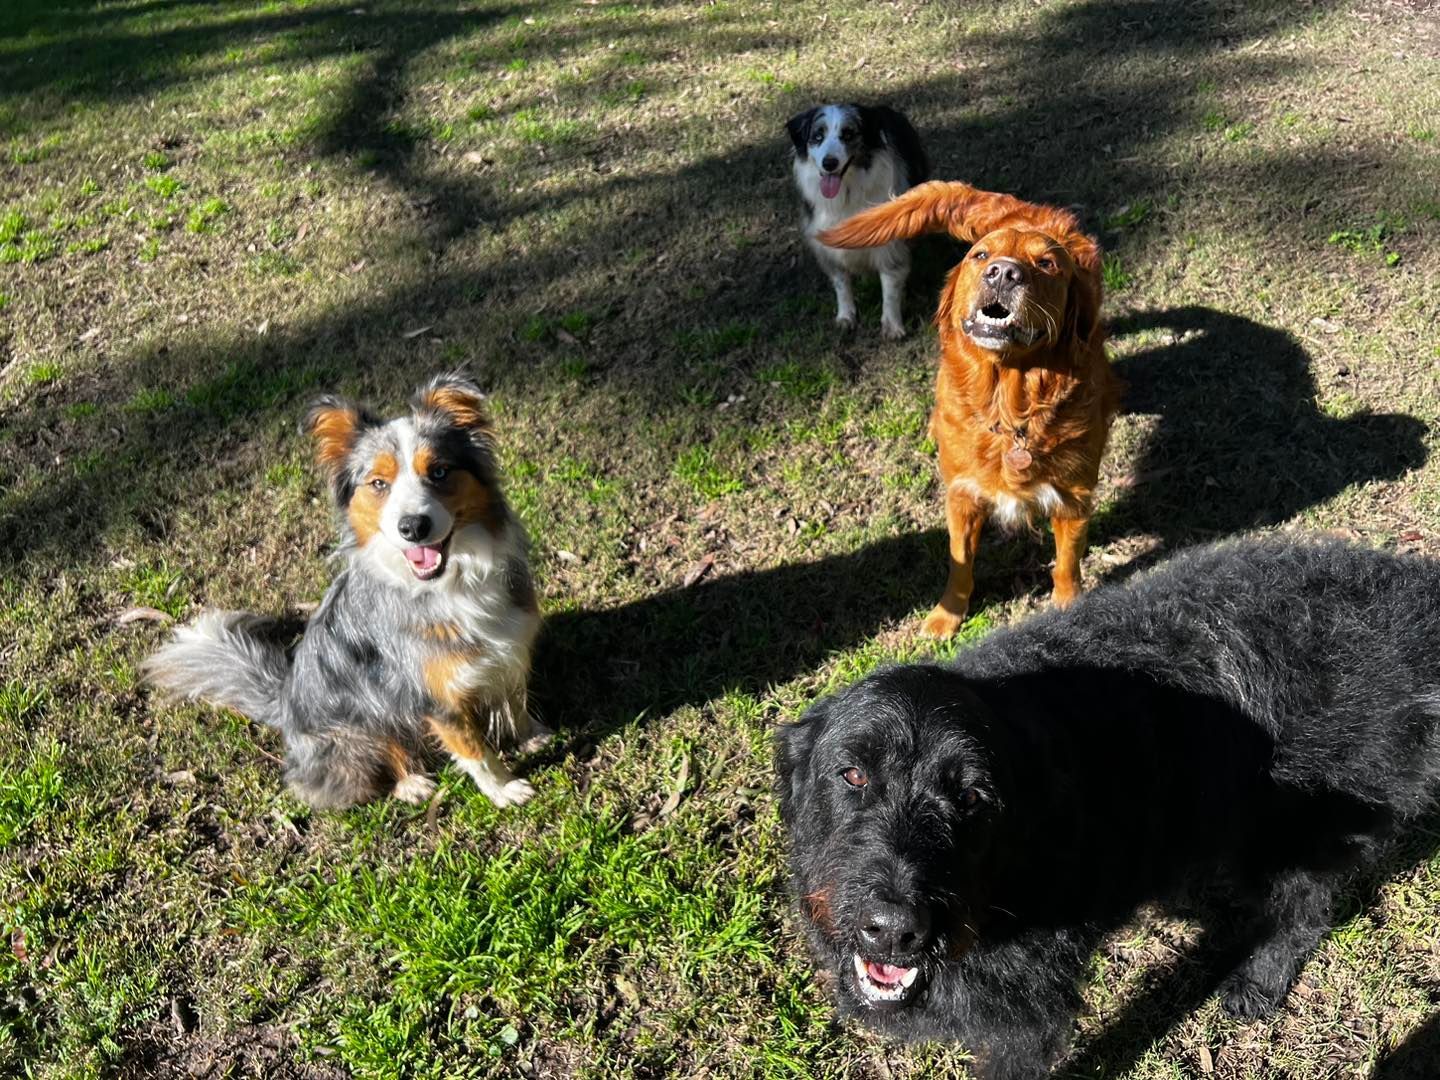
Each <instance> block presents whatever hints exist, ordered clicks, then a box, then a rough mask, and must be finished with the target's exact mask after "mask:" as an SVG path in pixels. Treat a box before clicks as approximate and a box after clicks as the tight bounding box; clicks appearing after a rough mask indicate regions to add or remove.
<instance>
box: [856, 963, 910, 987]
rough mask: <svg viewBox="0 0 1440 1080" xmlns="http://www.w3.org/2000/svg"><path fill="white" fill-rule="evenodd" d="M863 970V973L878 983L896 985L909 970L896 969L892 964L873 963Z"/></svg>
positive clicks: (904, 968)
mask: <svg viewBox="0 0 1440 1080" xmlns="http://www.w3.org/2000/svg"><path fill="white" fill-rule="evenodd" d="M865 969H866V971H865V973H866V974H867V975H869V976H870V978H872V979H874V980H875V981H876V982H879V983H898V982H899V981H900V980H901V979H903V978H904V977H905V973H906V972H908V971H909V970H910V969H909V968H907V967H896V966H895V965H894V964H874V963H867V964H866V965H865Z"/></svg>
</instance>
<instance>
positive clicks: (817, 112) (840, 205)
mask: <svg viewBox="0 0 1440 1080" xmlns="http://www.w3.org/2000/svg"><path fill="white" fill-rule="evenodd" d="M785 126H786V129H787V130H788V131H789V132H790V140H791V142H793V143H794V144H795V186H796V187H798V188H799V189H800V199H801V201H802V203H803V204H804V215H803V226H804V230H805V243H806V244H807V245H808V246H809V248H810V250H811V251H812V252H814V254H815V258H816V259H817V260H818V261H819V263H820V268H821V269H822V270H824V271H825V273H826V275H827V276H828V277H829V278H830V282H831V284H832V285H834V286H835V305H836V308H837V310H836V313H835V322H836V324H837V325H839V326H840V327H841V329H844V330H852V329H854V327H855V296H854V293H853V291H852V290H851V286H850V275H851V274H854V273H857V272H866V271H868V272H872V273H878V274H879V275H880V288H881V292H882V295H883V301H884V302H883V307H882V311H881V315H880V331H881V333H883V334H884V335H885V336H886V337H888V338H898V337H904V336H905V324H904V321H903V319H902V318H901V315H900V298H901V296H902V295H903V294H904V292H905V279H906V278H907V277H908V276H909V275H910V248H909V246H908V244H907V243H906V241H904V240H897V241H895V242H894V243H890V244H885V245H884V246H882V247H875V248H863V249H856V250H854V251H846V250H842V249H840V248H832V247H827V246H826V245H824V244H822V243H820V241H818V240H816V239H815V237H816V234H818V233H821V232H823V231H825V230H826V229H828V228H830V227H831V226H832V225H838V224H839V223H840V222H842V221H844V220H845V219H846V218H848V217H849V216H850V215H851V214H855V213H858V212H859V211H861V210H865V209H867V208H868V207H871V206H875V205H877V204H879V203H883V202H885V201H887V200H889V199H891V198H893V197H894V196H896V195H899V194H901V193H902V192H905V191H908V190H909V189H910V188H912V187H914V186H915V185H916V184H919V183H922V182H924V181H925V180H926V179H928V178H929V176H930V163H929V161H927V160H926V158H925V150H924V148H923V147H922V146H921V145H920V136H919V135H917V134H916V133H915V129H914V128H913V127H911V126H910V121H909V120H906V119H905V117H904V116H902V115H901V114H900V113H898V112H896V111H895V110H894V109H891V108H887V107H886V106H884V105H817V106H815V108H813V109H809V110H807V111H805V112H803V113H800V114H799V115H798V116H792V117H791V118H790V120H789V121H788V122H787V123H786V125H785Z"/></svg>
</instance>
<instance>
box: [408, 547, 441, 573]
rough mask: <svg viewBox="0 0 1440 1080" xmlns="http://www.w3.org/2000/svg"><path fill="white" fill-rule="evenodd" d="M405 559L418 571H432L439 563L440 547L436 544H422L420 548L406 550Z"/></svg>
mask: <svg viewBox="0 0 1440 1080" xmlns="http://www.w3.org/2000/svg"><path fill="white" fill-rule="evenodd" d="M405 558H407V559H409V560H410V562H411V563H413V564H414V565H415V567H416V568H417V569H420V570H433V569H434V568H435V565H436V564H437V563H438V562H439V561H440V547H439V545H438V544H422V545H421V546H420V547H413V548H406V549H405Z"/></svg>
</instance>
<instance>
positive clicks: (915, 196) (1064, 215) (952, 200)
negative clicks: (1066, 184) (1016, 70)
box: [816, 180, 1099, 268]
mask: <svg viewBox="0 0 1440 1080" xmlns="http://www.w3.org/2000/svg"><path fill="white" fill-rule="evenodd" d="M1007 225H1023V226H1027V227H1029V228H1033V229H1039V230H1040V231H1041V232H1043V233H1048V234H1049V235H1051V236H1053V237H1054V238H1055V239H1057V240H1059V241H1060V242H1061V243H1063V244H1065V246H1066V247H1067V248H1071V243H1070V242H1069V241H1070V239H1071V238H1076V237H1079V236H1080V235H1081V234H1080V223H1079V221H1077V220H1076V218H1075V215H1074V214H1072V213H1070V212H1069V211H1068V210H1061V209H1060V208H1058V207H1054V206H1041V205H1040V204H1038V203H1029V202H1025V201H1024V200H1023V199H1017V198H1015V196H1013V195H1003V194H1000V193H998V192H993V191H981V190H980V189H979V188H975V187H971V186H970V185H969V184H962V183H960V182H959V181H953V180H932V181H930V182H929V183H928V184H921V185H919V186H918V187H913V188H911V189H910V190H909V191H907V192H905V194H903V195H900V196H897V197H896V198H894V199H891V200H890V201H889V202H887V203H881V204H880V205H879V206H872V207H871V208H870V209H869V210H862V211H861V212H860V213H858V214H856V215H855V216H854V217H849V218H846V219H845V220H844V221H842V222H841V223H840V224H839V225H836V226H834V227H832V228H829V229H826V230H825V231H824V232H822V233H820V234H819V235H818V236H817V237H816V239H817V240H819V241H820V243H822V244H826V245H828V246H830V247H837V248H859V247H879V246H880V245H882V244H888V243H891V242H892V241H895V240H907V239H909V238H911V237H915V236H920V235H922V234H924V233H932V232H948V233H949V234H950V235H951V236H953V237H955V239H957V240H960V241H963V242H965V243H967V244H968V243H972V242H973V241H975V240H978V239H979V238H980V237H982V236H984V235H985V234H986V233H990V232H994V231H995V230H996V229H1000V228H1004V227H1005V226H1007ZM1071 254H1072V255H1074V256H1076V261H1077V262H1079V263H1081V265H1085V260H1084V259H1083V258H1081V257H1080V254H1079V252H1077V251H1075V250H1074V249H1073V248H1072V249H1071ZM1095 259H1096V261H1097V262H1098V259H1099V248H1098V246H1097V247H1096V253H1095ZM1087 268H1088V267H1087Z"/></svg>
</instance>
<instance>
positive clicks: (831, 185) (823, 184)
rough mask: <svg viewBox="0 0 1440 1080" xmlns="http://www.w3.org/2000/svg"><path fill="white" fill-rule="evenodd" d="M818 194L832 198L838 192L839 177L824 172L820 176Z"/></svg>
mask: <svg viewBox="0 0 1440 1080" xmlns="http://www.w3.org/2000/svg"><path fill="white" fill-rule="evenodd" d="M820 194H821V195H824V196H825V198H827V199H833V198H834V197H835V196H836V195H839V194H840V177H838V176H836V175H834V174H833V173H826V174H825V175H823V176H821V177H820Z"/></svg>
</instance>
